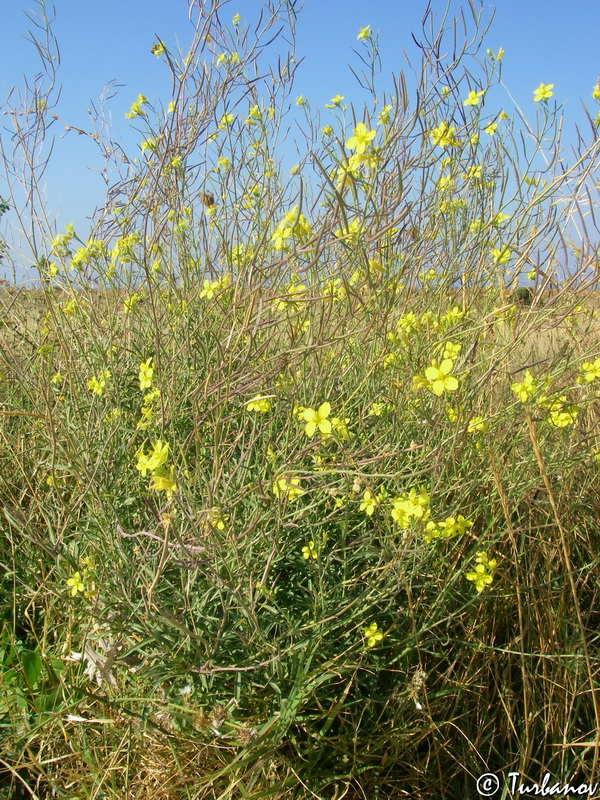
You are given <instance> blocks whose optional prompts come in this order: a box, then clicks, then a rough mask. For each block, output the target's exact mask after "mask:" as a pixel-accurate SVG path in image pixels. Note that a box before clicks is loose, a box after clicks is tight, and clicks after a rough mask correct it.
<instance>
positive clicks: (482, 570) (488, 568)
mask: <svg viewBox="0 0 600 800" xmlns="http://www.w3.org/2000/svg"><path fill="white" fill-rule="evenodd" d="M475 562H476V564H477V566H476V567H475V570H474V571H473V572H467V574H466V578H467V580H468V581H473V582H474V583H475V588H476V589H477V592H478V593H481V592H483V590H484V589H485V587H486V586H489V584H490V583H491V582H492V578H493V576H492V573H493V571H494V570H495V569H496V567H497V566H498V563H497V561H496V559H495V558H492V559H489V558H488V555H487V553H485V552H483V551H482V552H480V553H477V558H476V559H475Z"/></svg>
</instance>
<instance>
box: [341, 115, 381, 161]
mask: <svg viewBox="0 0 600 800" xmlns="http://www.w3.org/2000/svg"><path fill="white" fill-rule="evenodd" d="M375 136H376V133H375V131H369V130H367V126H366V125H365V123H364V122H359V123H358V125H357V126H356V128H354V136H351V137H350V138H349V139H348V141H347V142H346V147H349V148H350V149H351V150H355V151H356V153H358V155H362V154H363V153H364V152H365V150H366V149H367V145H368V144H369V142H371V141H372V140H373V139H374V138H375Z"/></svg>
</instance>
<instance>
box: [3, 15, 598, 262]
mask: <svg viewBox="0 0 600 800" xmlns="http://www.w3.org/2000/svg"><path fill="white" fill-rule="evenodd" d="M260 5H261V3H260V0H232V1H231V2H230V3H229V4H228V5H227V6H225V8H224V9H223V10H222V12H221V13H222V18H223V19H224V20H226V21H227V22H229V21H230V20H231V17H232V16H233V14H235V13H236V12H238V13H240V14H241V16H242V21H243V20H244V19H254V18H256V13H257V9H258V8H259V7H260ZM475 5H476V6H478V5H479V3H478V2H477V0H476V2H475ZM426 6H427V3H426V1H425V0H378V1H377V2H372V3H365V2H364V0H305V3H304V7H303V8H302V10H301V11H300V13H299V17H298V25H297V47H296V49H297V54H296V55H297V59H300V58H302V57H303V58H304V61H303V63H302V64H301V65H300V68H299V69H298V72H297V80H296V84H295V92H294V95H295V94H302V95H304V96H305V97H307V98H309V99H310V101H311V105H312V107H313V108H316V107H319V108H320V109H321V110H322V109H323V105H324V104H325V103H326V102H328V101H329V100H330V98H331V97H333V96H334V95H336V94H338V93H339V94H341V95H344V96H345V98H346V102H348V101H355V102H356V104H357V106H360V101H361V97H362V95H361V93H360V90H359V89H358V87H357V85H356V82H355V79H354V77H353V76H352V73H351V72H350V69H349V66H348V65H349V64H352V65H354V66H355V67H359V66H360V65H359V62H358V59H357V57H356V56H355V55H354V54H353V53H352V48H356V47H357V46H359V43H358V42H357V40H356V35H357V33H358V31H359V30H360V28H361V27H363V26H365V25H371V26H372V29H373V31H374V32H376V33H378V35H379V45H380V53H381V59H382V76H381V80H382V83H383V84H387V86H388V87H391V83H390V82H389V81H388V77H389V75H390V74H391V73H392V72H394V73H396V74H397V73H398V71H399V70H400V69H406V61H405V58H404V55H403V49H404V50H406V51H407V52H408V53H409V54H410V55H411V57H413V56H415V54H416V52H417V51H416V47H415V45H414V42H413V41H412V38H411V32H414V33H415V34H417V35H418V34H419V33H420V23H421V18H422V16H423V13H424V11H425V8H426ZM50 8H51V6H50ZM432 8H433V11H434V13H435V15H436V16H437V17H438V18H439V16H440V15H441V14H442V13H443V12H444V10H445V8H446V2H445V1H444V2H443V1H442V0H432ZM461 8H463V9H464V10H465V13H466V15H467V16H469V12H468V4H467V2H464V3H460V2H454V0H453V2H452V10H453V11H454V12H458V11H459V10H460V9H461ZM28 9H31V10H32V11H35V10H36V9H38V6H37V4H36V3H35V2H34V0H1V2H0V101H2V103H4V99H5V98H6V96H7V94H8V92H9V90H10V89H11V87H13V86H17V87H19V86H21V85H22V82H23V76H24V75H26V76H28V78H29V79H31V78H32V77H33V75H34V74H35V73H36V72H39V70H40V67H39V61H38V58H37V54H36V52H35V49H34V47H33V45H32V44H30V43H29V42H27V41H26V40H25V38H24V35H26V34H27V31H28V30H32V24H31V22H30V21H29V20H28V19H27V17H26V16H25V13H24V12H25V11H27V10H28ZM55 9H56V22H55V24H54V31H55V34H56V36H57V38H58V42H59V46H60V55H61V64H60V68H59V72H58V80H59V82H60V83H61V84H62V87H63V88H62V95H61V100H60V105H59V108H58V109H57V110H58V113H59V114H60V117H61V119H62V120H64V121H65V122H68V123H70V124H71V125H75V126H80V127H84V128H87V127H89V126H88V117H87V113H86V109H88V108H90V105H91V102H93V103H95V104H97V103H98V98H99V97H100V94H101V92H102V90H103V88H104V87H105V86H106V85H107V84H108V83H109V82H111V81H114V82H115V83H116V84H119V87H118V89H117V94H116V95H115V97H114V98H113V99H112V100H111V101H110V102H109V103H108V106H107V107H108V109H109V111H110V113H111V117H112V125H113V128H112V133H113V137H114V138H115V139H116V140H117V141H123V143H124V144H126V145H127V146H128V147H129V148H130V149H129V152H132V150H133V148H134V146H135V142H136V141H138V140H139V138H140V137H139V134H137V133H135V132H133V131H132V130H131V128H130V124H129V121H127V120H125V119H124V114H125V112H126V111H128V110H129V106H130V104H131V102H132V101H133V100H135V98H136V97H137V94H138V93H140V92H141V93H143V94H144V95H146V96H147V97H148V98H149V99H156V100H160V101H163V102H164V103H165V104H166V102H167V101H168V99H169V92H170V85H169V80H168V71H167V69H166V68H165V66H164V64H161V62H160V60H159V59H157V58H155V57H154V56H153V55H151V54H150V52H149V50H150V47H151V46H152V44H153V43H154V42H155V41H156V38H155V37H156V35H159V36H160V37H161V39H162V40H163V41H164V42H165V43H166V44H167V46H168V47H171V46H173V45H176V44H177V43H179V45H180V46H181V48H182V49H184V48H186V47H187V44H188V43H189V41H190V37H191V35H192V26H191V24H190V22H189V20H188V5H187V2H186V0H101V1H100V2H94V3H90V2H82V0H56V3H55ZM494 9H495V16H494V20H493V22H492V25H491V28H490V30H489V32H488V34H487V35H486V37H485V39H484V50H483V52H485V48H486V47H489V48H491V49H492V50H493V51H494V52H496V51H497V50H498V48H499V47H503V48H504V50H505V56H504V58H503V73H502V77H503V82H504V83H505V84H506V86H507V87H508V89H509V90H510V92H511V94H512V96H513V98H514V100H515V101H516V102H517V103H518V104H519V105H520V106H521V108H522V109H523V110H524V112H525V113H526V115H527V116H528V118H530V119H532V118H533V116H534V115H535V111H536V109H535V104H534V103H533V102H532V92H533V89H534V88H536V87H537V86H538V85H539V84H540V82H543V83H554V84H555V86H554V98H553V100H557V101H558V103H564V104H565V134H566V139H567V140H570V141H574V139H575V135H574V124H575V123H576V122H580V123H581V122H583V113H582V109H581V101H580V98H582V99H583V100H584V102H585V104H586V105H587V107H588V108H590V109H592V108H593V101H592V100H591V97H590V93H591V89H592V87H593V85H594V84H595V83H596V81H597V80H598V76H599V74H600V56H599V55H598V52H599V50H598V31H600V3H599V2H598V0H569V1H568V2H565V0H544V2H543V3H542V2H540V0H536V2H533V1H532V0H501V1H500V2H499V3H498V7H497V8H495V6H494V5H493V4H487V3H485V4H484V17H485V18H486V19H489V18H490V16H491V14H492V13H493V12H494ZM415 64H416V65H417V67H418V64H419V62H418V60H416V59H415ZM495 92H496V95H495V98H494V100H495V102H497V103H498V108H500V107H506V108H508V110H510V107H511V105H512V104H511V101H510V98H509V97H508V95H506V93H505V92H504V91H503V90H502V88H501V87H498V88H497V89H496V90H495ZM494 104H495V103H494ZM597 111H598V109H597V107H596V108H595V110H594V114H595V113H597ZM2 119H3V124H4V125H7V124H9V120H8V119H7V118H6V116H4V117H3V118H2ZM323 124H324V123H323ZM54 132H55V134H57V142H56V145H55V152H54V154H53V160H52V162H51V165H50V167H49V169H48V171H47V173H46V176H45V181H46V192H47V198H48V209H49V211H50V214H51V216H52V217H53V218H54V217H56V218H57V225H58V229H59V230H61V231H62V230H63V229H64V226H65V225H66V224H67V223H68V222H74V223H75V227H76V230H81V235H82V238H84V237H85V236H87V230H88V227H89V225H88V224H87V223H86V216H89V215H91V213H92V212H93V210H94V208H95V206H96V205H98V204H100V203H101V202H102V200H103V197H104V184H103V181H102V180H101V178H100V176H99V174H98V172H97V170H98V169H99V168H100V166H101V157H100V153H99V151H98V149H97V148H96V147H95V146H94V144H93V142H91V141H89V140H88V139H87V138H86V137H83V136H77V135H76V134H74V133H70V134H68V135H67V136H62V134H63V133H64V127H63V126H60V127H59V126H56V127H55V128H54ZM1 135H2V138H3V140H4V142H5V143H6V142H7V133H6V132H5V131H2V134H1ZM61 136H62V138H60V137H61ZM0 195H4V196H5V197H6V191H5V186H4V182H3V177H2V175H1V174H0ZM9 216H10V215H9V214H6V215H5V217H4V218H3V221H2V223H1V227H0V232H2V231H4V232H6V226H7V223H8V218H9ZM5 273H6V271H5V270H4V269H3V267H2V266H0V277H2V276H3V275H5ZM6 277H9V276H8V275H6Z"/></svg>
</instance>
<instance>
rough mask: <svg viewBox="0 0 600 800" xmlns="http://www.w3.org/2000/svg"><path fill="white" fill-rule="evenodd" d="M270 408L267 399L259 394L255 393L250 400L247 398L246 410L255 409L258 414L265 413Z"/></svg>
mask: <svg viewBox="0 0 600 800" xmlns="http://www.w3.org/2000/svg"><path fill="white" fill-rule="evenodd" d="M270 408H271V403H270V402H269V399H268V398H267V397H262V396H261V395H256V397H253V398H252V400H248V402H247V403H246V411H255V412H256V413H258V414H266V412H267V411H269V409H270Z"/></svg>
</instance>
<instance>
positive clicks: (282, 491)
mask: <svg viewBox="0 0 600 800" xmlns="http://www.w3.org/2000/svg"><path fill="white" fill-rule="evenodd" d="M271 490H272V492H273V494H274V495H275V497H280V498H281V497H287V499H288V500H294V499H295V498H296V497H299V496H300V495H302V494H304V489H301V488H300V478H288V477H285V478H279V479H278V480H276V481H275V482H274V483H273V485H272V487H271Z"/></svg>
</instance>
